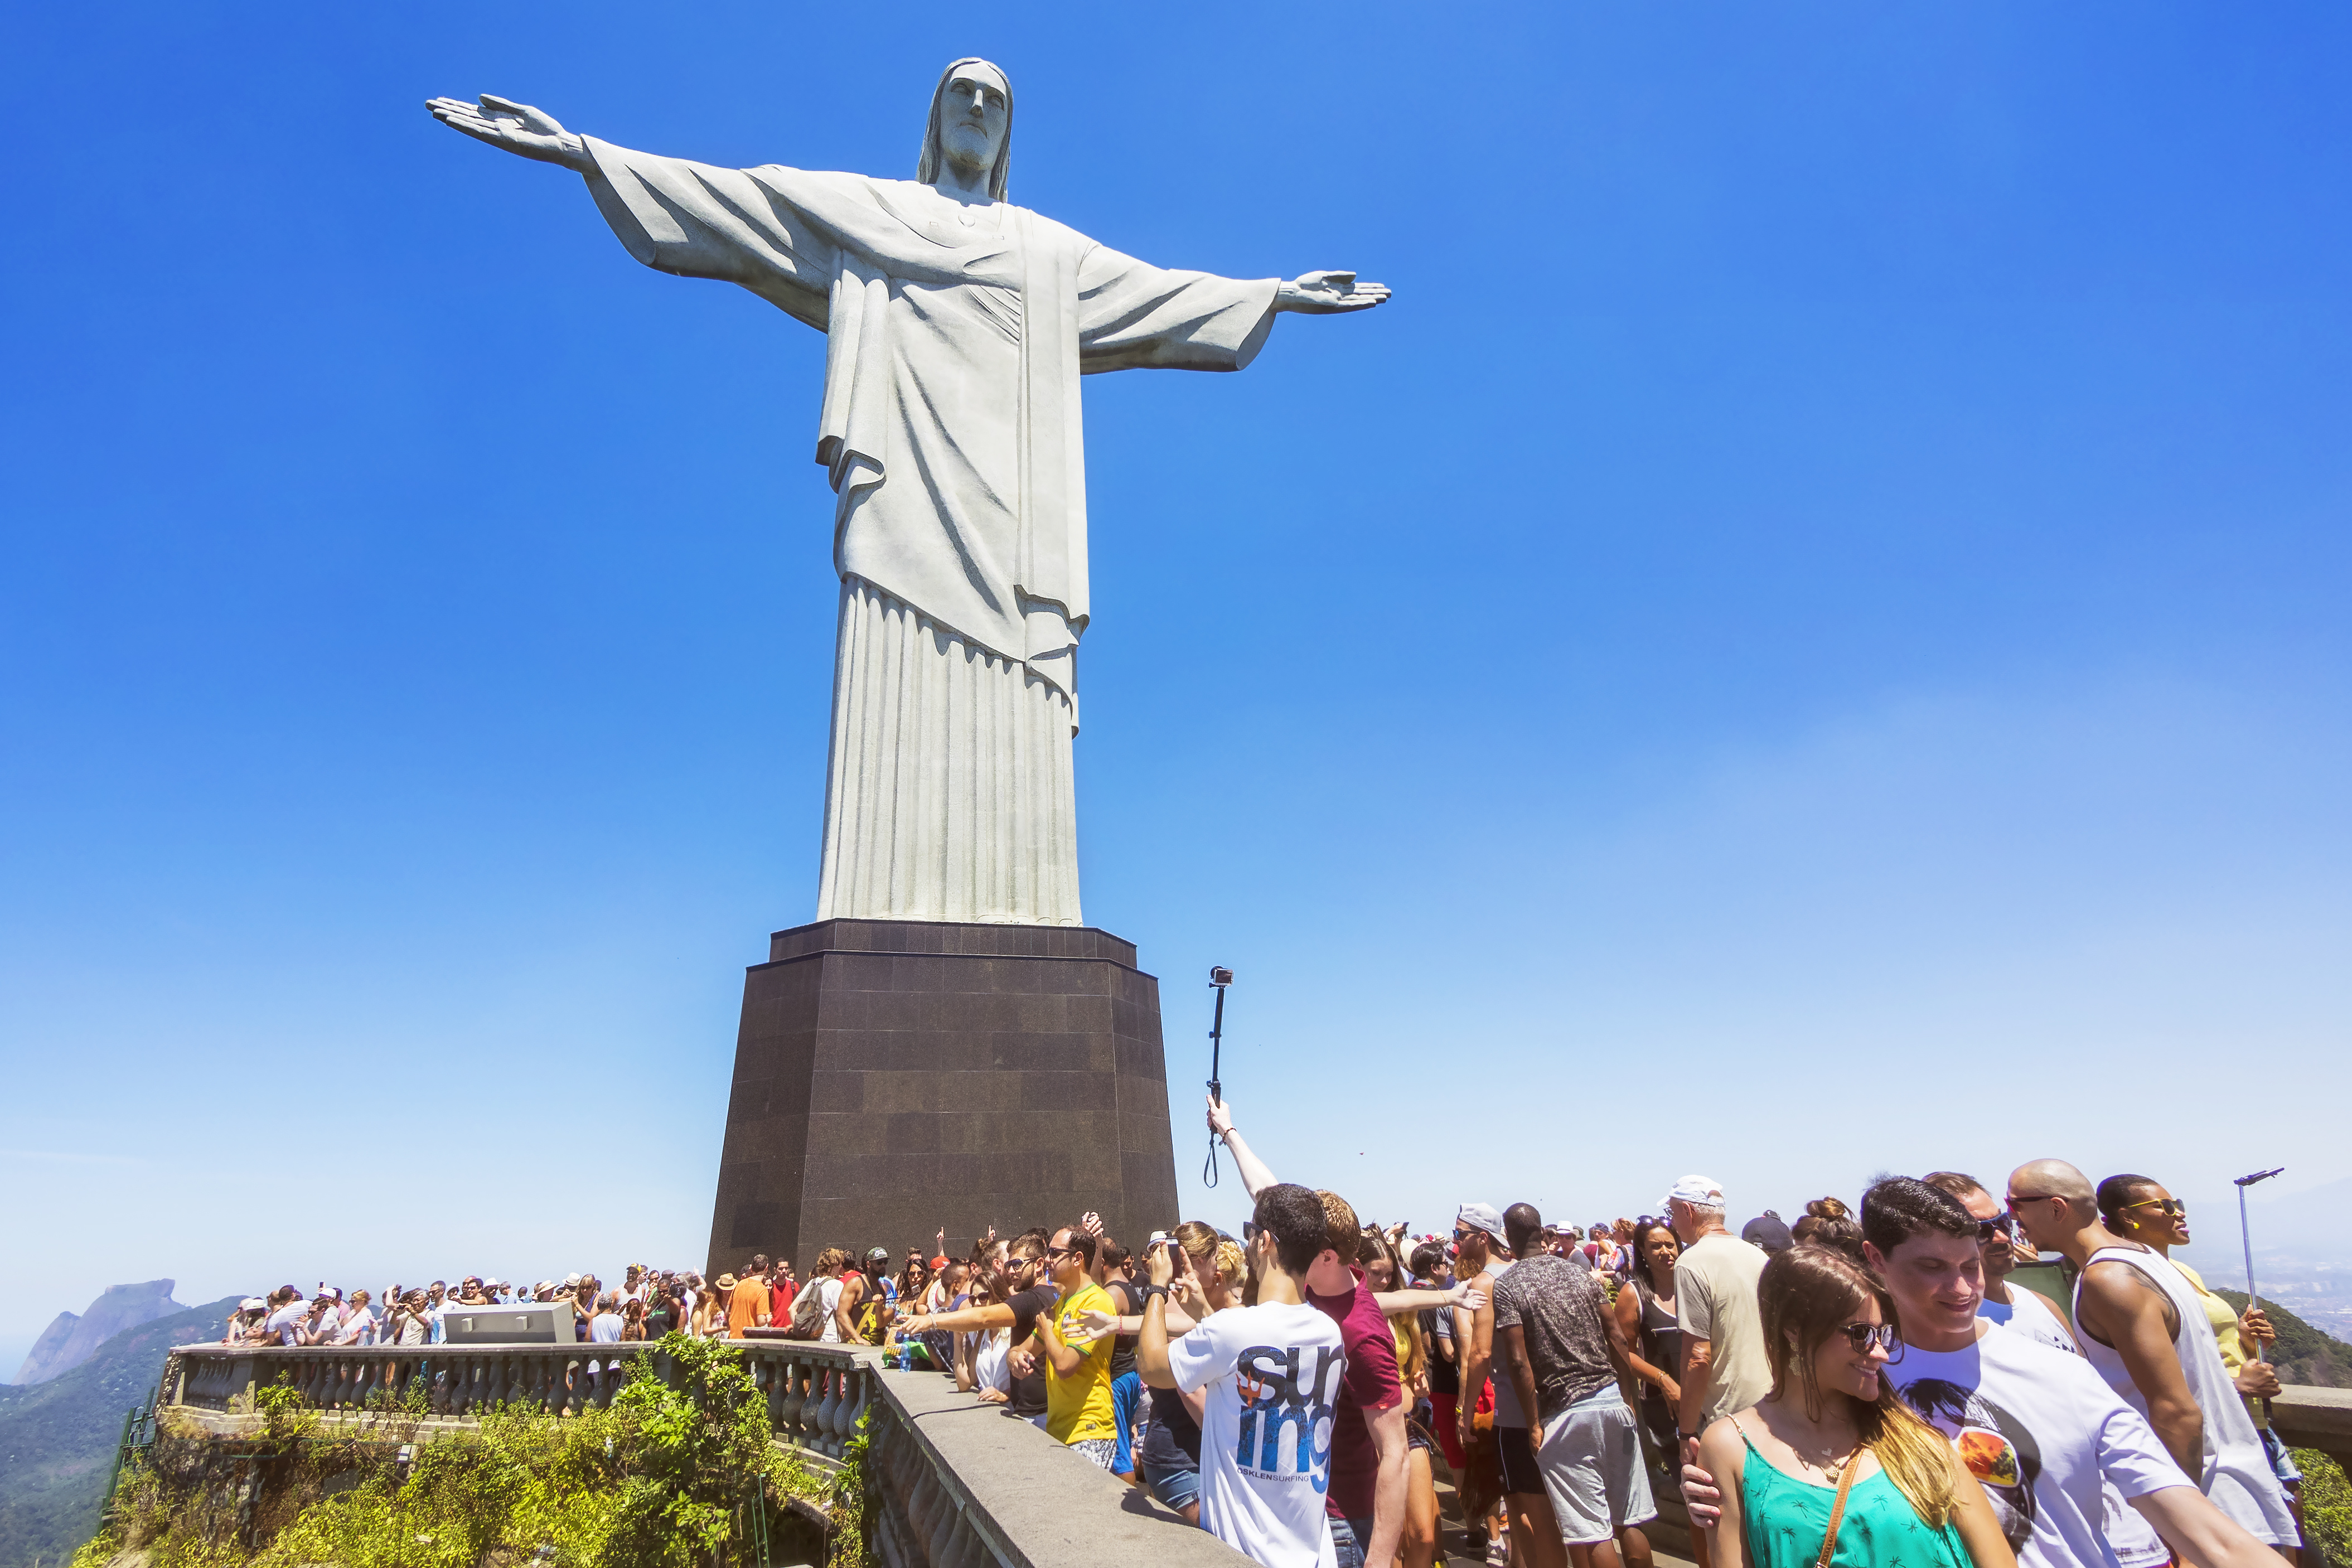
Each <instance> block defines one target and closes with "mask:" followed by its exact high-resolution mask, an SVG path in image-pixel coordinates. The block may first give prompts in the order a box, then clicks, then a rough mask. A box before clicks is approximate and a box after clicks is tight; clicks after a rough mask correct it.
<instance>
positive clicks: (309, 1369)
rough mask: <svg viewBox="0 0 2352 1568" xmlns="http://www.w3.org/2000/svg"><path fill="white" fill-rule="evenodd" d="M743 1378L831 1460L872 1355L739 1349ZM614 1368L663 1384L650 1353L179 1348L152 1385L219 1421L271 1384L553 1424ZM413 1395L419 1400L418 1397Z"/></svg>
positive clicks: (335, 1406)
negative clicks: (523, 1415)
mask: <svg viewBox="0 0 2352 1568" xmlns="http://www.w3.org/2000/svg"><path fill="white" fill-rule="evenodd" d="M739 1348H740V1349H741V1350H742V1352H744V1358H745V1361H746V1362H747V1363H748V1364H749V1366H750V1368H751V1375H752V1378H753V1379H754V1381H756V1382H757V1383H758V1384H759V1386H760V1392H761V1394H765V1395H766V1396H767V1401H768V1423H769V1425H770V1426H772V1427H773V1428H774V1429H775V1434H776V1437H777V1440H778V1441H780V1442H782V1443H784V1444H785V1445H787V1446H788V1447H794V1448H799V1449H803V1450H805V1451H807V1452H808V1453H811V1454H814V1455H816V1456H819V1457H821V1458H840V1456H841V1452H842V1449H843V1447H845V1445H846V1444H847V1442H848V1441H849V1439H850V1438H851V1437H852V1436H855V1435H856V1431H857V1423H858V1421H859V1419H860V1418H861V1417H862V1416H864V1415H865V1414H866V1410H867V1409H868V1408H869V1407H870V1406H871V1405H872V1403H873V1384H874V1371H875V1369H876V1368H877V1366H878V1365H879V1364H880V1363H881V1359H882V1356H881V1352H878V1351H871V1350H865V1349H862V1348H857V1349H853V1348H850V1347H846V1346H841V1345H821V1344H803V1343H795V1342H784V1341H770V1342H758V1341H754V1342H746V1343H744V1344H742V1345H741V1346H740V1347H739ZM623 1366H627V1367H629V1368H631V1373H632V1375H634V1374H635V1372H636V1370H637V1369H638V1368H640V1367H642V1368H643V1369H644V1370H645V1371H646V1372H649V1373H651V1374H652V1375H654V1376H656V1377H661V1378H667V1377H668V1376H669V1375H670V1367H669V1358H668V1357H667V1356H665V1355H663V1354H662V1353H661V1352H660V1351H658V1350H657V1349H656V1348H655V1347H654V1345H652V1344H650V1343H646V1342H629V1343H622V1344H617V1345H611V1344H606V1345H586V1344H571V1345H404V1346H398V1345H364V1346H362V1345H349V1346H327V1345H313V1346H305V1347H301V1348H280V1347H278V1346H275V1345H265V1346H259V1347H249V1346H239V1345H184V1346H182V1347H180V1348H179V1349H177V1350H175V1351H173V1352H172V1355H171V1359H170V1361H169V1362H168V1363H167V1364H166V1366H165V1369H164V1373H163V1403H164V1404H166V1405H182V1406H186V1407H191V1408H194V1409H199V1410H215V1411H220V1412H222V1413H224V1414H231V1415H234V1414H242V1413H244V1412H247V1411H250V1410H252V1409H253V1408H254V1394H255V1392H256V1391H257V1389H261V1388H267V1387H271V1386H274V1385H278V1384H283V1385H284V1386H287V1387H290V1388H291V1389H293V1390H294V1392H295V1393H296V1394H299V1395H300V1396H301V1400H302V1403H303V1405H306V1406H308V1407H310V1408H311V1409H314V1410H324V1411H366V1410H369V1409H371V1408H378V1407H382V1406H383V1405H387V1404H405V1405H409V1406H410V1407H411V1408H412V1409H413V1408H415V1405H419V1404H421V1405H422V1406H423V1412H422V1413H423V1414H425V1415H437V1416H467V1415H480V1414H481V1413H482V1412H483V1411H485V1410H489V1409H494V1408H497V1407H499V1406H500V1405H509V1406H520V1407H522V1408H524V1409H527V1410H541V1411H545V1412H547V1413H549V1414H550V1415H578V1414H579V1413H580V1412H581V1411H583V1410H589V1409H603V1408H604V1406H605V1405H610V1404H611V1403H612V1399H613V1394H614V1392H615V1391H616V1390H617V1389H618V1388H619V1386H620V1384H621V1381H622V1379H621V1378H620V1377H618V1376H616V1375H614V1373H616V1372H618V1370H619V1369H620V1368H622V1367H623ZM420 1394H421V1395H422V1398H421V1400H420V1399H419V1398H418V1397H417V1396H418V1395H420Z"/></svg>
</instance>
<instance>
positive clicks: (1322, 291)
mask: <svg viewBox="0 0 2352 1568" xmlns="http://www.w3.org/2000/svg"><path fill="white" fill-rule="evenodd" d="M482 101H483V102H485V103H488V102H489V101H490V100H488V99H487V98H486V99H484V100H482ZM437 112H438V110H436V113H437ZM548 123H549V124H551V125H553V124H554V123H555V122H554V121H548ZM557 129H558V130H561V129H562V127H561V126H558V127H557ZM1388 297H1389V286H1388V285H1387V284H1385V283H1359V282H1357V281H1356V275H1355V274H1354V273H1352V272H1302V273H1300V274H1299V275H1298V276H1297V278H1295V279H1292V280H1291V281H1289V282H1287V283H1285V284H1284V285H1283V286H1282V287H1281V288H1279V289H1276V290H1275V294H1274V308H1275V309H1276V310H1296V311H1297V312H1299V313H1300V314H1301V315H1307V316H1331V315H1337V314H1339V312H1340V311H1343V310H1370V309H1371V308H1372V307H1373V306H1375V305H1377V304H1380V303H1381V301H1383V300H1386V299H1387V298H1388Z"/></svg>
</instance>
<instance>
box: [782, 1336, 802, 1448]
mask: <svg viewBox="0 0 2352 1568" xmlns="http://www.w3.org/2000/svg"><path fill="white" fill-rule="evenodd" d="M782 1377H783V1397H782V1399H780V1400H778V1401H777V1402H776V1430H777V1431H778V1432H779V1433H780V1434H782V1436H783V1439H784V1441H786V1442H788V1443H791V1444H793V1446H795V1447H798V1446H799V1445H800V1442H801V1405H802V1404H803V1401H805V1400H806V1399H807V1398H808V1394H807V1391H806V1389H805V1388H804V1386H803V1381H802V1364H801V1360H800V1358H799V1357H798V1356H797V1355H794V1354H793V1353H792V1352H789V1351H787V1352H784V1359H783V1366H782Z"/></svg>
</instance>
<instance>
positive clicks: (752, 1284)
mask: <svg viewBox="0 0 2352 1568" xmlns="http://www.w3.org/2000/svg"><path fill="white" fill-rule="evenodd" d="M767 1296H768V1287H767V1286H766V1284H765V1283H764V1282H762V1281H761V1280H758V1279H746V1280H744V1281H742V1282H741V1283H740V1284H738V1285H737V1286H736V1287H735V1289H732V1290H730V1291H729V1292H728V1295H727V1337H728V1338H730V1339H737V1340H740V1339H741V1338H742V1337H743V1331H744V1330H745V1329H754V1328H757V1327H759V1326H760V1309H761V1307H764V1306H766V1305H767Z"/></svg>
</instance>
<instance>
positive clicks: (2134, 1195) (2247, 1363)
mask: <svg viewBox="0 0 2352 1568" xmlns="http://www.w3.org/2000/svg"><path fill="white" fill-rule="evenodd" d="M2099 1217H2100V1218H2101V1219H2102V1220H2104V1221H2105V1222H2106V1226H2107V1228H2108V1229H2109V1230H2111V1231H2114V1232H2115V1233H2116V1235H2117V1236H2120V1237H2126V1239H2128V1240H2132V1241H2137V1242H2139V1243H2142V1244H2143V1245H2145V1246H2146V1247H2148V1248H2149V1249H2150V1250H2151V1251H2154V1252H2157V1253H2159V1254H2161V1255H2163V1257H2164V1258H2165V1261H2167V1262H2168V1263H2170V1264H2171V1265H2172V1267H2173V1269H2174V1271H2175V1272H2177V1273H2178V1274H2179V1276H2180V1278H2181V1279H2183V1280H2185V1281H2187V1283H2188V1285H2189V1289H2191V1290H2193V1291H2195V1292H2196V1293H2197V1303H2198V1305H2199V1306H2200V1307H2203V1308H2204V1309H2205V1321H2207V1322H2209V1323H2210V1324H2211V1325H2212V1326H2213V1342H2214V1344H2215V1345H2216V1346H2217V1347H2219V1349H2220V1350H2221V1365H2222V1366H2223V1367H2224V1368H2226V1369H2227V1370H2228V1372H2229V1373H2230V1381H2231V1383H2232V1384H2236V1386H2237V1390H2238V1393H2239V1394H2240V1396H2241V1397H2242V1398H2243V1399H2244V1400H2245V1402H2246V1413H2247V1414H2248V1415H2252V1416H2256V1417H2257V1419H2256V1420H2255V1422H2254V1428H2255V1433H2256V1435H2257V1436H2260V1437H2261V1439H2262V1444H2263V1457H2264V1458H2267V1459H2269V1460H2270V1464H2271V1473H2272V1474H2273V1475H2274V1476H2276V1477H2278V1479H2279V1485H2280V1486H2281V1487H2283V1488H2284V1489H2285V1491H2286V1500H2287V1507H2288V1508H2289V1509H2290V1510H2292V1511H2293V1512H2294V1522H2295V1528H2296V1529H2298V1530H2301V1529H2302V1528H2303V1522H2304V1521H2303V1472H2302V1471H2301V1470H2300V1469H2298V1468H2295V1463H2294V1459H2293V1458H2290V1457H2289V1456H2288V1454H2287V1451H2286V1445H2285V1444H2284V1443H2282V1442H2280V1441H2279V1439H2278V1434H2277V1433H2275V1432H2273V1431H2272V1430H2271V1427H2270V1425H2269V1423H2268V1422H2266V1421H2263V1420H2261V1419H2260V1418H2259V1415H2260V1413H2259V1412H2258V1411H2257V1410H2256V1409H2255V1406H2254V1401H2255V1400H2257V1399H2265V1398H2268V1397H2269V1396H2270V1395H2272V1394H2276V1393H2277V1392H2278V1389H2279V1376H2278V1371H2277V1369H2276V1368H2274V1367H2273V1366H2272V1365H2270V1364H2269V1363H2267V1362H2263V1361H2261V1360H2258V1359H2256V1357H2255V1356H2253V1355H2250V1354H2249V1353H2248V1352H2247V1349H2246V1347H2247V1346H2248V1345H2250V1344H2251V1345H2257V1346H2263V1345H2268V1344H2270V1343H2271V1342H2273V1340H2275V1339H2277V1337H2278V1333H2277V1331H2275V1330H2273V1328H2272V1327H2271V1321H2270V1319H2269V1318H2268V1317H2267V1316H2265V1315H2264V1314H2263V1310H2262V1309H2261V1308H2259V1307H2251V1306H2250V1307H2248V1308H2247V1309H2246V1310H2245V1311H2243V1312H2241V1311H2239V1310H2237V1309H2236V1308H2235V1307H2232V1306H2231V1305H2230V1303H2229V1302H2228V1301H2226V1300H2223V1299H2222V1298H2221V1297H2219V1296H2217V1295H2215V1294H2214V1293H2213V1292H2212V1291H2210V1290H2209V1289H2206V1288H2205V1280H2204V1277H2203V1276H2202V1275H2200V1274H2199V1273H2198V1272H2197V1270H2195V1269H2194V1268H2190V1267H2189V1265H2187V1264H2186V1263H2183V1262H2181V1261H2180V1259H2179V1258H2175V1257H2173V1256H2172V1249H2173V1248H2174V1247H2186V1246H2188V1245H2189V1205H2187V1204H2185V1203H2182V1202H2181V1201H2180V1200H2179V1198H2176V1197H2174V1196H2173V1195H2172V1194H2170V1193H2168V1192H2167V1191H2166V1190H2165V1188H2164V1184H2163V1183H2161V1182H2158V1181H2157V1180H2156V1179H2155V1178H2153V1177H2150V1176H2135V1175H2120V1176H2109V1177H2108V1178H2107V1179H2106V1180H2105V1181H2104V1182H2101V1183H2100V1184H2099ZM2309 1538H2310V1537H2309V1534H2308V1532H2307V1531H2306V1532H2305V1540H2308V1539H2309Z"/></svg>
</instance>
